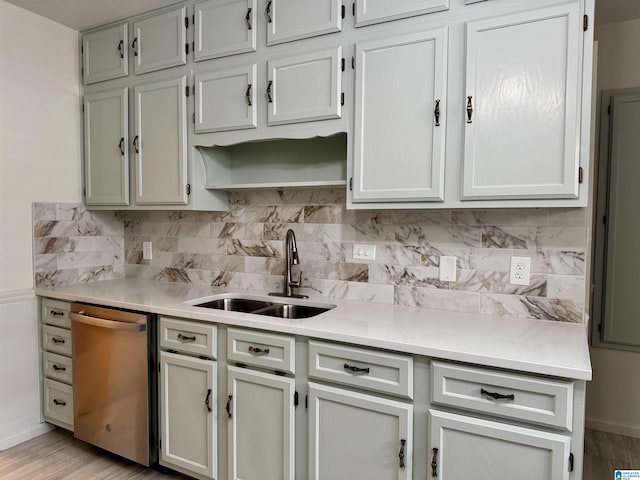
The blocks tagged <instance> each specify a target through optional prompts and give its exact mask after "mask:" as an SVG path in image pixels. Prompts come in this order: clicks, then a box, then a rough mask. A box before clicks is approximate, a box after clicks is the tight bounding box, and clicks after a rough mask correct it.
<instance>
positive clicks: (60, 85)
mask: <svg viewBox="0 0 640 480" xmlns="http://www.w3.org/2000/svg"><path fill="white" fill-rule="evenodd" d="M77 48H78V32H76V31H74V30H72V29H70V28H68V27H65V26H63V25H60V24H58V23H55V22H52V21H50V20H47V19H45V18H43V17H40V16H38V15H35V14H33V13H30V12H28V11H26V10H23V9H20V8H18V7H15V6H14V5H11V4H8V3H6V2H4V1H2V0H0V222H1V223H0V450H2V449H4V448H7V447H9V446H11V445H13V444H15V443H18V442H19V441H21V440H25V439H27V438H29V437H31V436H34V435H37V434H38V433H40V432H42V431H43V429H44V427H43V426H41V425H40V407H39V393H38V389H39V368H38V363H39V360H38V348H37V347H38V330H37V318H36V316H37V309H36V300H35V297H34V295H33V266H32V264H33V262H32V220H31V203H32V202H34V201H49V202H80V201H81V199H82V197H81V184H82V182H81V164H80V162H81V155H80V115H79V112H80V110H79V105H80V99H79V82H78V54H77Z"/></svg>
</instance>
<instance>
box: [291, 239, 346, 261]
mask: <svg viewBox="0 0 640 480" xmlns="http://www.w3.org/2000/svg"><path fill="white" fill-rule="evenodd" d="M298 255H299V256H300V259H301V260H319V261H324V262H329V261H332V262H344V261H345V259H346V254H345V249H344V246H343V245H342V244H341V243H336V242H324V243H315V242H314V243H311V242H298Z"/></svg>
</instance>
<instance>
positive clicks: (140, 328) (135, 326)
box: [69, 312, 147, 332]
mask: <svg viewBox="0 0 640 480" xmlns="http://www.w3.org/2000/svg"><path fill="white" fill-rule="evenodd" d="M69 318H70V319H71V321H73V322H78V323H84V324H85V325H93V326H95V327H101V328H111V329H113V330H125V331H128V332H144V331H146V330H147V325H146V324H144V323H128V322H118V321H115V320H105V319H104V318H96V317H90V316H89V315H83V314H82V312H80V313H75V312H69Z"/></svg>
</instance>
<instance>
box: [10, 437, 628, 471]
mask: <svg viewBox="0 0 640 480" xmlns="http://www.w3.org/2000/svg"><path fill="white" fill-rule="evenodd" d="M616 468H617V469H628V470H632V469H638V470H640V438H632V437H624V436H622V435H614V434H612V433H605V432H598V431H595V430H587V432H586V435H585V456H584V478H583V480H610V479H611V480H612V479H613V478H614V470H615V469H616ZM188 478H190V477H186V476H184V475H180V474H177V473H166V474H164V473H160V472H158V471H155V470H152V469H149V468H145V467H142V466H140V465H137V464H135V463H132V462H129V461H127V460H124V459H122V458H120V457H117V456H115V455H111V454H110V453H108V452H105V451H104V450H101V449H99V448H96V447H93V446H91V445H89V444H87V443H84V442H81V441H79V440H76V439H75V438H73V435H72V434H71V433H69V432H67V431H65V430H60V429H57V430H53V431H51V432H49V433H47V434H45V435H42V436H40V437H38V438H34V439H33V440H29V441H28V442H24V443H22V444H20V445H17V446H15V447H13V448H10V449H8V450H5V451H3V452H0V479H3V480H40V479H47V480H59V479H72V480H89V479H91V480H107V479H109V480H120V479H135V480H138V479H153V480H163V479H164V480H172V479H173V480H175V479H181V480H185V479H188Z"/></svg>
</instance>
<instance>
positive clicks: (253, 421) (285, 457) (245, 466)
mask: <svg viewBox="0 0 640 480" xmlns="http://www.w3.org/2000/svg"><path fill="white" fill-rule="evenodd" d="M227 384H228V390H227V391H228V397H227V399H226V402H227V407H226V410H227V419H228V421H229V424H230V425H229V430H228V431H229V443H228V448H229V454H228V458H229V478H230V479H233V480H293V479H294V478H295V469H294V457H295V440H294V436H295V429H294V408H295V406H294V395H295V391H294V390H295V382H294V379H293V378H288V377H281V376H276V375H274V374H271V373H263V372H259V371H254V370H248V369H246V368H238V367H234V366H229V367H228V374H227Z"/></svg>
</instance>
